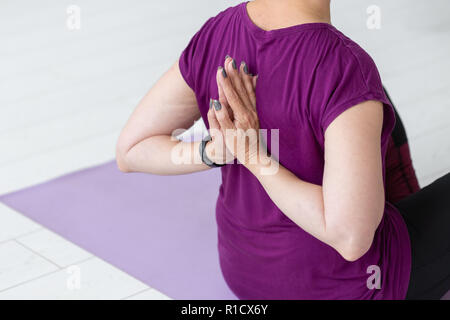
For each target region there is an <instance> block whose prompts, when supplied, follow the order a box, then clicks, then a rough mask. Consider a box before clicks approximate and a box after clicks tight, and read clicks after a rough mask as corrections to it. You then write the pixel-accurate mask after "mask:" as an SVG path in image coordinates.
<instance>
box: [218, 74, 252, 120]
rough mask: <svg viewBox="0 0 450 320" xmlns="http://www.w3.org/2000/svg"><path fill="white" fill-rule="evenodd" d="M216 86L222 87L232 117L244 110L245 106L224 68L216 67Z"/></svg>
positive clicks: (242, 112)
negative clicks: (231, 111)
mask: <svg viewBox="0 0 450 320" xmlns="http://www.w3.org/2000/svg"><path fill="white" fill-rule="evenodd" d="M217 73H218V76H217V81H218V82H217V86H218V87H219V88H220V87H221V88H222V89H223V93H224V95H225V98H226V100H227V101H228V104H229V106H230V109H231V110H233V114H234V118H235V119H236V117H238V116H239V115H242V114H244V113H245V112H247V111H246V107H244V104H243V102H242V100H241V98H240V96H239V95H238V93H237V92H236V90H235V89H234V87H233V85H232V83H231V80H230V77H229V76H228V75H227V72H226V71H225V69H224V68H222V67H219V69H217Z"/></svg>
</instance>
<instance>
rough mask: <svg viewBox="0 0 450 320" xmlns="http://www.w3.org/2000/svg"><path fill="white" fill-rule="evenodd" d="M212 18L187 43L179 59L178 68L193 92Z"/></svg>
mask: <svg viewBox="0 0 450 320" xmlns="http://www.w3.org/2000/svg"><path fill="white" fill-rule="evenodd" d="M211 21H212V18H210V19H209V20H207V21H206V22H205V23H204V24H203V26H202V27H201V28H200V30H198V31H197V32H196V33H195V34H194V36H193V37H192V38H191V40H190V41H189V43H188V45H187V46H186V48H185V49H184V50H183V51H182V53H181V55H180V58H179V62H178V63H179V68H180V72H181V75H182V76H183V79H184V80H185V81H186V83H187V85H188V86H189V87H190V88H191V89H192V90H194V91H195V79H196V77H197V72H198V68H199V66H200V65H201V59H202V57H203V55H204V51H205V37H206V34H207V31H208V28H209V26H210V24H211Z"/></svg>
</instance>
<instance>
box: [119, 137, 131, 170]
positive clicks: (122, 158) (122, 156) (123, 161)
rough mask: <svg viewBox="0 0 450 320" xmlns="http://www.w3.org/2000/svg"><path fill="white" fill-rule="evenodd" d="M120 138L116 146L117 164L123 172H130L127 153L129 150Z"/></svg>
mask: <svg viewBox="0 0 450 320" xmlns="http://www.w3.org/2000/svg"><path fill="white" fill-rule="evenodd" d="M120 142H121V141H120V139H119V141H118V142H117V146H116V164H117V168H118V169H119V170H120V171H122V172H125V173H126V172H130V171H131V170H130V167H129V165H128V163H127V153H128V150H127V149H126V148H124V147H122V146H121V143H120Z"/></svg>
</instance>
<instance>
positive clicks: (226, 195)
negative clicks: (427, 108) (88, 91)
mask: <svg viewBox="0 0 450 320" xmlns="http://www.w3.org/2000/svg"><path fill="white" fill-rule="evenodd" d="M226 54H229V55H230V56H232V57H233V58H235V59H236V60H237V61H238V62H240V61H245V62H246V63H247V65H248V68H249V71H250V72H251V73H254V74H258V75H259V77H258V84H257V87H256V101H257V112H258V116H259V120H260V127H261V129H267V130H268V136H267V145H268V149H269V150H270V151H272V153H275V156H276V157H277V158H278V159H279V162H280V163H281V164H282V165H283V166H284V167H286V168H287V169H289V170H290V171H291V172H293V173H294V174H295V175H296V176H297V177H299V178H300V179H302V180H304V181H306V182H310V183H313V184H317V185H322V179H323V174H324V132H325V129H326V128H327V127H328V125H329V124H331V123H332V121H333V120H334V119H335V118H336V117H337V116H338V115H340V114H341V113H342V112H344V111H345V110H346V109H348V108H350V107H352V106H355V105H357V104H359V103H361V102H363V101H367V100H378V101H381V102H383V103H384V109H385V113H384V124H383V132H382V138H381V146H382V148H381V149H382V155H383V171H384V156H385V153H386V149H387V142H388V137H389V134H390V132H391V130H392V128H393V126H394V122H395V119H394V115H393V112H392V107H391V106H390V105H389V101H388V100H387V98H386V96H385V94H384V92H383V89H382V85H381V80H380V78H379V75H378V72H377V69H376V66H375V64H374V63H373V61H372V59H371V58H370V57H369V56H368V55H367V54H366V53H365V52H364V51H363V50H362V49H361V48H360V47H359V46H358V45H356V44H355V43H354V42H352V41H351V40H349V39H348V38H346V37H345V36H344V35H343V34H342V33H340V32H339V31H338V30H336V29H335V28H334V27H333V26H331V25H329V24H326V23H311V24H303V25H297V26H293V27H289V28H284V29H278V30H273V31H264V30H262V29H260V28H258V27H257V26H256V25H255V24H253V22H252V21H251V19H250V17H249V16H248V14H247V10H246V3H242V4H240V5H238V6H236V7H232V8H229V9H227V10H225V11H223V12H221V13H220V14H219V15H217V16H216V17H214V18H211V19H209V20H208V21H207V22H206V23H205V25H204V26H203V27H202V28H201V29H200V31H199V32H198V33H197V34H196V35H195V36H194V37H193V39H192V40H191V42H190V43H189V45H188V47H187V48H186V50H185V51H184V52H183V54H182V56H181V58H180V70H181V73H182V75H183V77H184V78H185V80H186V82H187V83H188V85H189V86H190V87H191V88H192V89H193V90H194V92H195V94H196V97H197V102H198V105H199V108H200V112H201V115H202V117H203V119H204V121H205V123H206V125H207V126H208V121H207V116H206V114H207V111H208V105H209V99H210V98H217V97H218V89H217V83H216V78H215V74H216V70H217V66H219V65H221V64H222V63H223V60H224V58H225V55H226ZM277 130H278V131H277ZM277 137H278V138H277ZM277 150H278V152H277ZM222 177H223V180H222V186H221V188H220V195H219V199H218V203H217V223H218V232H219V254H220V263H221V267H222V271H223V274H224V276H225V279H226V281H227V283H228V284H229V286H230V288H231V289H232V290H233V291H234V292H235V293H236V294H237V295H238V296H239V297H240V298H247V299H261V298H262V299H270V298H284V299H370V298H372V299H373V298H375V299H376V298H384V299H390V298H391V299H400V298H404V297H405V294H406V290H407V285H408V279H409V266H410V253H409V250H410V247H409V238H408V233H407V230H406V226H405V224H404V222H403V220H402V219H401V217H400V215H399V213H398V211H397V210H396V209H395V208H394V207H392V206H390V205H389V204H387V205H386V210H385V213H384V216H383V220H382V222H381V224H380V226H379V228H378V230H377V232H376V234H375V238H374V241H373V245H372V247H371V249H370V250H369V251H368V252H367V253H366V254H365V255H364V256H363V257H361V258H360V259H358V260H357V261H355V262H351V263H350V262H348V261H346V260H344V259H343V258H342V257H341V256H340V255H339V254H338V253H337V252H336V251H335V250H334V249H333V248H331V247H330V246H328V245H326V244H324V243H322V242H321V241H319V240H317V239H316V238H314V237H313V236H311V235H310V234H308V233H306V232H305V231H303V230H302V229H301V228H300V227H299V226H298V225H296V224H295V223H294V222H292V221H291V220H290V219H289V218H287V217H286V216H285V215H284V214H283V213H282V212H281V211H280V210H279V208H278V207H277V206H276V205H275V204H274V203H273V202H272V200H271V199H270V198H269V196H268V195H267V193H266V192H265V190H264V189H263V187H262V186H261V184H260V183H259V181H258V180H257V179H256V178H255V177H254V176H253V175H252V174H251V173H250V172H249V171H248V170H247V169H246V168H245V167H244V166H242V165H237V164H236V165H228V166H225V167H223V168H222ZM377 268H379V270H380V272H381V274H380V275H379V276H380V278H381V288H375V289H374V288H369V287H368V286H367V279H368V278H369V277H370V275H371V273H368V271H369V272H373V271H371V270H378V269H377Z"/></svg>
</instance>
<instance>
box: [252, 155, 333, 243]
mask: <svg viewBox="0 0 450 320" xmlns="http://www.w3.org/2000/svg"><path fill="white" fill-rule="evenodd" d="M267 161H275V160H274V159H273V158H268V159H267ZM264 162H265V163H267V162H266V161H264ZM268 166H269V165H264V164H261V163H259V164H257V165H248V166H247V168H248V169H249V170H250V171H251V172H252V173H253V174H254V175H255V177H256V178H257V179H258V180H259V182H260V183H261V185H262V186H263V187H264V189H265V190H266V192H267V194H268V195H269V197H270V198H271V200H272V201H273V202H274V203H275V205H276V206H277V207H278V208H279V209H280V210H281V211H282V212H283V213H284V214H285V215H286V216H287V217H289V218H290V219H291V220H292V221H293V222H295V223H296V224H297V225H298V226H300V227H301V228H302V229H303V230H305V231H306V232H308V233H310V234H311V235H312V236H314V237H315V238H317V239H319V240H321V241H324V242H327V241H326V240H327V239H326V238H327V237H326V235H325V229H326V228H325V216H324V202H323V193H322V187H321V186H319V185H315V184H312V183H308V182H305V181H303V180H301V179H299V178H298V177H297V176H295V175H294V174H293V173H292V172H290V171H289V170H288V169H286V168H285V167H283V166H282V165H281V164H279V167H278V170H276V171H275V172H273V173H270V174H263V173H262V172H263V170H264V168H266V169H267V168H268Z"/></svg>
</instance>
